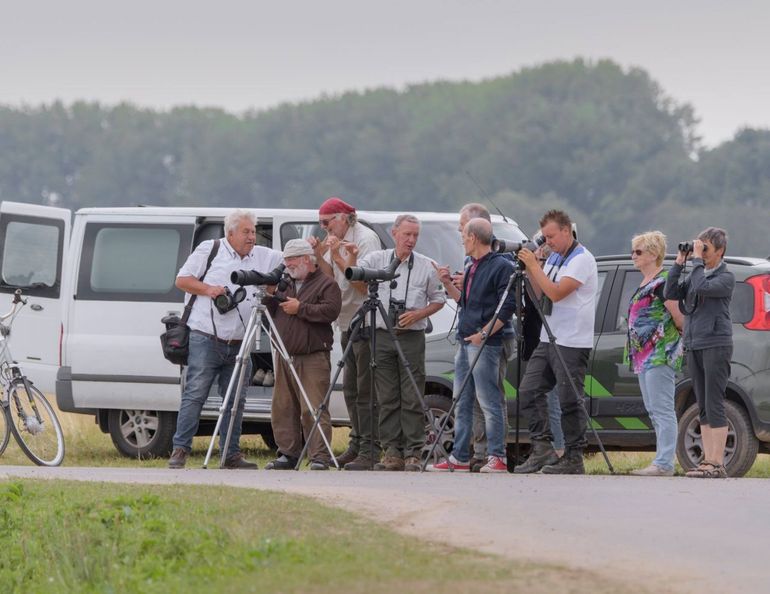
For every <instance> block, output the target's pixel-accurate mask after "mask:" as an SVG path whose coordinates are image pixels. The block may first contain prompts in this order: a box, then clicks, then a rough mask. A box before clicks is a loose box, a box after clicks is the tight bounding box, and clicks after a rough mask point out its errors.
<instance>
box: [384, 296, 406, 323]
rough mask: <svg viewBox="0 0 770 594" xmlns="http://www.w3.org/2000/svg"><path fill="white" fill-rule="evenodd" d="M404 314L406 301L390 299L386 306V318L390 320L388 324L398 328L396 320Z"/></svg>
mask: <svg viewBox="0 0 770 594" xmlns="http://www.w3.org/2000/svg"><path fill="white" fill-rule="evenodd" d="M404 312H406V301H404V300H403V299H392V298H391V300H390V304H389V305H388V317H389V318H390V322H391V324H393V327H394V328H398V327H399V324H398V319H399V318H400V317H401V314H403V313H404Z"/></svg>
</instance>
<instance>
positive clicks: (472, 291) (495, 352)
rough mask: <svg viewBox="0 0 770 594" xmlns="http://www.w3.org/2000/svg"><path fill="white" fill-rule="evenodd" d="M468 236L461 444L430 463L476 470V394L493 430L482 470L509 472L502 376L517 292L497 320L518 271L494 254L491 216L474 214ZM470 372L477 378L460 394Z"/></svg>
mask: <svg viewBox="0 0 770 594" xmlns="http://www.w3.org/2000/svg"><path fill="white" fill-rule="evenodd" d="M462 241H463V247H464V248H465V254H466V255H467V256H470V258H471V265H470V266H469V267H468V268H467V270H466V274H465V276H464V278H463V286H462V294H461V295H460V316H459V321H458V324H457V337H458V340H459V343H460V344H459V348H458V349H457V355H456V356H455V381H454V390H455V394H456V395H455V397H456V398H457V399H458V401H457V415H456V418H455V443H454V448H453V450H452V454H451V455H450V456H449V459H447V460H444V461H442V462H440V463H438V464H434V465H432V466H429V467H428V470H431V471H449V470H454V471H455V472H458V471H460V472H468V471H469V470H470V452H469V445H470V440H471V433H472V431H473V401H474V394H475V396H476V398H478V401H479V405H480V406H481V410H482V411H483V413H484V421H485V426H486V434H487V463H486V465H484V466H483V467H482V468H481V472H484V473H488V472H506V471H507V470H508V467H507V463H506V458H505V410H504V408H503V404H502V403H503V398H502V395H501V392H500V385H499V383H498V381H497V377H498V370H499V367H500V354H501V351H502V349H503V333H502V332H501V330H502V328H503V327H504V326H505V324H506V322H507V321H508V320H510V318H511V316H512V315H513V312H514V310H515V297H514V294H513V292H511V293H510V294H509V295H508V298H507V299H506V300H505V302H504V303H503V306H502V308H501V310H500V315H499V316H498V319H497V320H496V321H495V324H494V326H492V324H491V322H492V318H494V314H495V310H496V309H497V305H498V303H499V301H500V299H501V298H502V296H503V294H504V293H505V289H506V287H507V285H508V281H509V279H510V277H511V273H512V272H513V264H512V262H511V261H510V260H509V259H508V258H506V257H505V256H503V255H502V254H495V253H492V245H491V244H492V224H491V223H490V222H489V221H487V220H485V219H481V218H475V219H471V220H470V221H469V222H468V223H467V224H466V225H465V228H464V229H463V234H462ZM482 343H485V344H482ZM479 351H481V354H480V356H479V359H478V362H477V363H476V366H475V367H474V368H473V371H472V372H471V369H470V366H471V364H472V363H473V361H474V359H475V358H476V356H477V354H478V353H479ZM468 373H471V378H470V379H469V380H468V383H467V384H466V386H465V389H464V390H463V391H462V393H461V394H459V395H457V391H458V390H459V389H460V387H461V386H462V384H463V382H464V381H465V378H466V377H467V376H468Z"/></svg>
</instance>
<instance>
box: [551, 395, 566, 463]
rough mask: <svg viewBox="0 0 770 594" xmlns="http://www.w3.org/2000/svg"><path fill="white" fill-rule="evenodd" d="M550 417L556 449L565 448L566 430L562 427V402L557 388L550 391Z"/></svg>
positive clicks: (552, 442) (553, 442)
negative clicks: (560, 402)
mask: <svg viewBox="0 0 770 594" xmlns="http://www.w3.org/2000/svg"><path fill="white" fill-rule="evenodd" d="M548 419H549V421H550V425H551V434H552V435H553V440H552V441H551V444H553V447H554V449H557V450H563V449H564V431H562V429H561V404H559V392H557V391H556V388H554V389H553V390H551V391H550V392H548Z"/></svg>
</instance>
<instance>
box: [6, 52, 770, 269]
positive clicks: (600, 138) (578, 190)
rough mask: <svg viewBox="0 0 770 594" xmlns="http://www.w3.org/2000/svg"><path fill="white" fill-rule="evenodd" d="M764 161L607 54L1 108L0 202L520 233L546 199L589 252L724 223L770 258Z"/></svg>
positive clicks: (767, 152) (764, 143) (746, 139)
mask: <svg viewBox="0 0 770 594" xmlns="http://www.w3.org/2000/svg"><path fill="white" fill-rule="evenodd" d="M715 92H716V91H715ZM768 163H770V131H766V130H751V129H746V130H742V131H740V132H739V133H738V134H737V135H736V136H735V138H734V139H732V140H731V141H729V142H725V143H723V144H722V145H720V146H718V147H716V148H714V149H710V150H705V149H703V148H702V146H701V144H700V141H699V138H698V136H697V120H696V118H695V115H694V113H693V110H692V108H691V107H690V106H688V105H684V104H677V103H675V102H673V101H672V100H670V99H669V98H667V97H666V95H665V94H664V93H663V91H662V90H661V89H660V87H659V86H658V85H657V84H656V83H655V82H654V81H653V80H652V79H651V78H650V76H649V75H648V74H647V73H646V72H644V71H643V70H640V69H630V70H623V69H622V68H621V67H620V66H619V65H617V64H615V63H613V62H611V61H599V62H586V61H583V60H575V61H572V62H554V63H550V64H545V65H543V66H539V67H536V68H528V69H524V70H521V71H519V72H517V73H514V74H512V75H509V76H504V77H500V78H495V79H491V80H487V81H483V82H480V83H470V82H459V83H456V82H452V83H450V82H436V83H430V84H420V85H414V86H411V87H409V88H407V89H405V90H404V91H394V90H389V89H378V90H372V91H367V92H362V93H346V94H344V95H341V96H339V97H325V98H322V99H319V100H317V101H313V102H309V103H304V104H300V105H283V106H279V107H276V108H274V109H271V110H267V111H261V112H251V113H247V114H245V115H240V116H238V115H233V114H230V113H226V112H225V111H222V110H219V109H199V108H193V107H180V108H176V109H172V110H171V111H168V112H160V111H153V110H149V109H142V108H139V107H136V106H133V105H129V104H122V105H118V106H112V107H109V106H104V105H100V104H96V103H75V104H72V105H63V104H61V103H54V104H51V105H46V106H36V107H25V108H11V107H0V199H1V200H15V201H22V202H32V203H42V204H58V205H60V206H64V207H67V208H72V209H77V208H81V207H85V206H110V205H120V206H128V205H135V204H152V205H162V206H167V205H210V206H236V205H238V206H282V207H315V206H317V205H318V204H320V202H321V201H322V200H323V199H324V198H326V197H327V196H329V195H339V196H342V197H344V198H345V199H347V200H348V201H350V202H351V203H353V204H355V205H357V206H359V207H360V208H371V209H375V208H376V209H385V210H399V211H415V210H441V211H446V210H448V211H454V210H456V209H457V208H458V207H459V206H460V205H461V204H463V203H465V202H468V201H476V200H481V201H485V200H486V197H491V199H492V201H493V202H494V203H495V204H497V205H498V206H499V207H500V209H501V210H502V211H503V212H504V213H505V214H506V215H508V216H511V217H513V218H514V219H516V220H518V221H519V223H520V224H521V225H522V227H523V228H524V229H525V230H526V231H530V232H531V231H532V230H533V229H534V228H535V226H536V223H537V219H538V217H539V215H540V214H541V213H542V212H544V211H545V210H546V209H548V208H552V207H563V208H565V209H567V210H568V211H569V212H570V213H571V214H573V216H574V218H575V220H576V221H577V223H578V225H579V229H580V233H581V238H582V239H584V240H585V242H586V244H587V245H588V246H589V247H590V248H591V249H592V250H593V251H594V252H595V253H597V254H601V253H618V252H623V253H624V252H625V251H627V250H628V246H629V238H630V236H631V235H632V234H633V233H635V232H640V231H645V230H648V229H653V228H656V229H661V230H663V231H664V232H665V233H666V234H667V235H668V236H669V238H670V243H671V244H674V243H676V242H677V241H679V240H681V239H689V238H691V237H693V236H694V234H695V233H696V232H697V231H699V230H700V229H701V228H703V227H705V226H707V225H718V226H723V227H725V228H727V230H728V231H729V232H730V234H731V244H730V247H729V251H730V252H732V253H734V254H735V253H741V254H753V255H759V256H767V255H768V254H770V247H769V246H770V242H768V238H767V236H768V230H770V208H768V206H770V170H769V169H768V167H767V164H768ZM472 177H473V178H475V179H477V180H478V181H479V185H480V186H481V187H482V189H480V188H479V187H478V186H477V185H476V183H474V181H473V180H472Z"/></svg>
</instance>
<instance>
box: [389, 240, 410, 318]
mask: <svg viewBox="0 0 770 594" xmlns="http://www.w3.org/2000/svg"><path fill="white" fill-rule="evenodd" d="M395 259H396V250H395V249H394V250H393V255H392V256H391V258H390V261H391V263H392V262H393V260H395ZM413 266H414V252H412V253H411V254H409V262H408V264H407V270H408V272H407V273H406V289H405V290H404V307H406V299H407V297H409V280H410V279H411V278H412V267H413ZM390 298H391V299H393V289H392V288H391V290H390Z"/></svg>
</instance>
